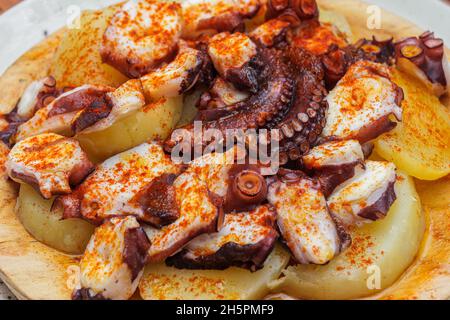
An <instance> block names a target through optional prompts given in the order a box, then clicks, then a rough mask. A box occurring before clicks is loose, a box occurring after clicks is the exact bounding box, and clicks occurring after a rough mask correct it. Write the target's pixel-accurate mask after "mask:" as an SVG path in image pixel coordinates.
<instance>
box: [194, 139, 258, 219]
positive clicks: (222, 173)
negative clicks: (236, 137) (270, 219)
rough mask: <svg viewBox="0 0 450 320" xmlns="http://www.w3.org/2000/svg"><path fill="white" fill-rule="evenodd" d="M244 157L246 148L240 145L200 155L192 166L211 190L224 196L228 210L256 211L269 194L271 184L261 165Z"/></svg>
mask: <svg viewBox="0 0 450 320" xmlns="http://www.w3.org/2000/svg"><path fill="white" fill-rule="evenodd" d="M241 156H245V157H246V151H245V150H243V149H241V148H240V147H237V146H236V147H234V148H232V149H230V150H228V151H226V152H224V153H218V152H216V153H212V154H207V155H204V156H203V157H199V158H197V159H195V160H194V161H192V162H191V164H190V167H189V168H190V170H192V171H194V172H195V173H196V175H198V176H199V178H200V179H201V180H203V181H205V182H206V183H207V186H208V189H209V190H210V191H211V192H213V193H214V194H215V195H217V196H218V197H220V198H221V200H222V203H223V210H224V212H225V213H229V212H240V211H247V210H252V209H254V208H255V207H257V206H259V205H260V204H261V203H263V202H264V201H265V200H266V197H267V183H266V181H265V178H264V177H263V176H262V174H261V167H260V166H258V165H251V164H248V161H247V159H241V158H240V157H241ZM238 159H240V160H238ZM241 160H246V161H241ZM242 162H245V163H242Z"/></svg>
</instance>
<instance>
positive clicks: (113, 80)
mask: <svg viewBox="0 0 450 320" xmlns="http://www.w3.org/2000/svg"><path fill="white" fill-rule="evenodd" d="M116 10H117V6H112V7H108V8H105V9H103V10H99V11H84V12H83V13H82V15H81V18H80V28H79V29H77V28H74V29H68V30H67V33H66V35H65V37H64V38H63V39H62V41H61V44H60V45H59V48H58V50H57V51H56V54H55V59H54V61H53V63H52V67H51V68H50V74H51V75H53V76H54V77H55V79H56V81H57V83H58V86H59V87H65V86H70V87H77V86H81V85H83V84H86V83H89V84H93V85H108V86H112V87H118V86H119V85H120V84H122V83H123V82H125V81H126V80H127V78H126V77H125V76H124V75H123V74H121V73H120V72H119V71H117V70H116V69H114V68H113V67H111V66H109V65H107V64H104V63H103V62H102V59H101V57H100V52H99V48H100V45H101V43H102V37H103V33H104V32H105V30H106V27H107V26H108V24H109V21H110V19H111V17H112V16H113V14H114V12H115V11H116Z"/></svg>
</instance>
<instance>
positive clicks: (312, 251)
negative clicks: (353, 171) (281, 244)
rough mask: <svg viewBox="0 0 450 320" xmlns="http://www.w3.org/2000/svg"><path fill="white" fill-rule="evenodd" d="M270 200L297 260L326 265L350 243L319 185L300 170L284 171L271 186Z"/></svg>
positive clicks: (281, 229)
mask: <svg viewBox="0 0 450 320" xmlns="http://www.w3.org/2000/svg"><path fill="white" fill-rule="evenodd" d="M268 200H269V202H270V203H271V204H272V205H273V206H274V207H275V208H276V210H277V213H278V216H277V223H278V227H279V229H280V232H281V235H282V237H283V239H284V241H286V244H287V246H288V247H289V249H290V251H291V253H292V255H293V256H294V258H295V260H297V262H298V263H301V264H308V263H313V264H325V263H327V262H329V261H330V260H331V259H333V258H334V257H335V256H336V255H337V254H338V253H340V252H341V251H342V250H344V249H345V248H346V247H347V246H348V244H349V237H348V235H346V236H345V237H344V236H343V234H342V233H341V232H342V230H339V231H338V227H337V226H336V223H335V221H333V218H332V217H331V215H330V212H329V210H328V207H327V202H326V200H325V196H324V195H323V194H322V192H321V191H320V185H319V184H318V183H316V182H314V181H313V180H310V179H309V178H307V177H306V176H304V175H303V174H302V173H301V172H284V173H282V174H281V177H280V178H279V179H278V180H277V181H275V182H273V183H272V184H271V185H270V186H269V195H268ZM341 237H342V238H341Z"/></svg>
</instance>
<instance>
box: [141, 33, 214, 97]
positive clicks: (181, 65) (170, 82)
mask: <svg viewBox="0 0 450 320" xmlns="http://www.w3.org/2000/svg"><path fill="white" fill-rule="evenodd" d="M205 56H206V54H205V53H203V52H202V51H200V50H196V49H193V48H190V47H189V46H188V45H187V43H185V42H183V41H180V49H179V51H178V55H177V56H176V58H175V60H173V61H172V62H171V63H169V64H167V65H164V66H162V67H161V68H159V69H156V70H155V71H153V72H150V73H149V74H147V75H145V76H143V77H142V78H141V82H142V86H143V88H144V92H145V95H146V97H147V99H148V100H150V101H158V100H159V99H161V98H172V97H177V96H179V95H182V94H183V93H185V92H186V91H188V90H190V89H191V88H192V87H193V86H194V85H195V84H196V83H197V81H198V80H199V78H200V75H201V71H202V67H203V66H204V62H205V59H206V57H205Z"/></svg>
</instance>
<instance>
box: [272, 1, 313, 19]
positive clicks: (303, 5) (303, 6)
mask: <svg viewBox="0 0 450 320" xmlns="http://www.w3.org/2000/svg"><path fill="white" fill-rule="evenodd" d="M286 9H292V10H293V11H294V12H295V13H296V15H297V16H298V17H299V18H300V19H301V20H308V19H315V18H317V17H318V16H319V7H318V6H317V3H316V1H315V0H269V1H268V2H267V14H266V17H267V18H269V19H271V18H274V17H277V16H279V15H280V14H282V13H283V12H284V11H285V10H286Z"/></svg>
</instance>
